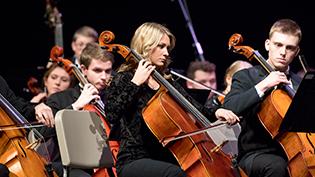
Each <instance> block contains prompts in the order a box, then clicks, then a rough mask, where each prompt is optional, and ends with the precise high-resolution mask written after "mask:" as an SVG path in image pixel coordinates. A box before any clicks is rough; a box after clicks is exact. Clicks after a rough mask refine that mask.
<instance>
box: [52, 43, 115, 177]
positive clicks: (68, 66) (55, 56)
mask: <svg viewBox="0 0 315 177" xmlns="http://www.w3.org/2000/svg"><path fill="white" fill-rule="evenodd" d="M62 55H63V48H62V47H60V46H54V47H53V48H52V49H51V52H50V59H51V60H52V61H54V62H60V63H62V64H63V67H64V69H65V70H66V71H67V72H68V73H69V74H72V73H73V74H74V75H75V76H76V78H77V79H78V80H79V82H80V84H81V85H82V86H84V85H85V84H87V83H89V82H88V81H87V79H86V78H85V76H84V75H83V73H82V72H81V70H80V69H79V68H78V67H77V66H76V65H74V64H73V63H72V62H71V61H70V60H68V59H64V58H62V57H61V56H62ZM102 105H103V104H102V103H100V102H99V101H93V102H92V103H91V104H88V105H85V106H84V107H83V110H87V111H92V112H96V113H97V114H98V116H99V117H100V119H101V120H102V122H103V125H104V127H105V131H106V135H107V137H108V135H109V134H110V130H111V124H110V123H109V122H108V120H107V118H106V114H105V112H104V108H103V106H102ZM108 143H109V147H110V149H111V152H112V157H113V160H114V163H115V162H116V161H117V154H118V151H119V143H118V141H111V140H109V142H108ZM114 166H115V165H114ZM100 176H103V177H113V176H117V174H116V169H115V168H114V167H113V168H101V169H95V172H94V174H93V177H100Z"/></svg>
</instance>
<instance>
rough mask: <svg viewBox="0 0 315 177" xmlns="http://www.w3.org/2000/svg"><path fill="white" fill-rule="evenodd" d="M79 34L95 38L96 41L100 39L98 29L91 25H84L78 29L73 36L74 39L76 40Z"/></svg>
mask: <svg viewBox="0 0 315 177" xmlns="http://www.w3.org/2000/svg"><path fill="white" fill-rule="evenodd" d="M78 36H85V37H90V38H93V39H94V41H95V42H96V41H97V40H98V33H97V31H96V30H95V29H94V28H92V27H90V26H82V27H80V28H79V29H77V30H76V31H75V33H74V35H73V37H72V41H76V40H77V38H78Z"/></svg>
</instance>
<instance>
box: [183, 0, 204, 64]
mask: <svg viewBox="0 0 315 177" xmlns="http://www.w3.org/2000/svg"><path fill="white" fill-rule="evenodd" d="M178 3H179V5H180V7H181V10H182V12H183V14H184V17H185V20H186V23H187V26H188V29H189V31H190V33H191V35H192V38H193V41H194V43H193V47H195V49H197V53H198V59H199V60H200V61H204V60H205V57H204V56H203V50H202V47H201V45H200V43H199V42H198V40H197V37H196V34H195V31H194V28H193V25H192V22H191V18H190V15H189V11H188V8H187V4H186V1H185V0H178Z"/></svg>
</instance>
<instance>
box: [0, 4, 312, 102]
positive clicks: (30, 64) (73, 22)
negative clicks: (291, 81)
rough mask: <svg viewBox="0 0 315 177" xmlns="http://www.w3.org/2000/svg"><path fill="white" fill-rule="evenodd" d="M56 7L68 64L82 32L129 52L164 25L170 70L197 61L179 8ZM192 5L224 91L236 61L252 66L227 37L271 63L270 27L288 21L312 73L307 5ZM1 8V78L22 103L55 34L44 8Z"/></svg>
mask: <svg viewBox="0 0 315 177" xmlns="http://www.w3.org/2000/svg"><path fill="white" fill-rule="evenodd" d="M309 2H310V1H309ZM54 4H55V5H56V6H57V7H58V9H59V11H60V12H61V13H62V15H63V17H62V21H63V37H64V38H63V40H64V48H65V58H70V57H71V56H72V51H71V48H70V43H71V38H72V35H73V33H74V31H75V30H76V29H77V28H79V27H80V26H82V25H89V26H92V27H93V28H95V29H96V30H97V31H98V32H99V33H101V32H102V31H104V30H110V31H112V32H114V33H115V36H116V39H115V43H119V44H124V45H127V46H129V42H130V40H131V37H132V35H133V33H134V31H135V29H136V28H137V27H138V26H139V25H141V24H142V23H143V22H147V21H154V22H158V23H162V24H165V25H166V26H167V27H168V28H169V29H170V30H171V31H172V32H173V33H174V35H175V36H176V38H177V42H176V47H175V50H174V51H173V53H172V57H173V63H172V64H171V67H172V68H175V69H180V70H186V68H187V66H188V64H189V62H190V61H193V60H195V59H196V58H197V56H198V55H196V50H195V48H194V47H193V46H192V44H193V40H192V35H191V33H190V31H189V29H188V28H187V23H186V21H185V18H184V16H183V11H182V10H181V8H180V5H179V3H178V0H173V1H171V0H146V1H145V0H133V1H131V0H129V1H127V0H125V1H122V0H120V1H119V0H115V1H106V0H102V1H101V0H89V1H83V0H81V1H77V0H59V1H54ZM187 5H188V9H189V13H190V16H191V20H192V24H193V27H194V30H195V34H196V37H197V39H198V41H199V42H200V44H201V46H202V49H203V51H204V57H205V59H206V60H209V61H211V62H213V63H215V64H216V65H217V77H218V87H219V89H222V87H223V86H222V83H223V76H224V71H225V69H226V68H227V67H228V66H229V65H230V64H231V63H232V62H233V61H235V60H237V59H243V60H247V59H246V58H245V57H244V56H242V55H239V54H235V53H232V52H231V51H229V50H228V46H227V43H228V40H229V38H230V36H231V35H232V34H233V33H240V34H242V36H243V37H244V42H243V44H244V45H248V46H250V47H252V48H254V49H256V50H258V51H259V52H260V53H261V54H262V55H263V56H265V57H266V53H265V50H264V41H265V39H266V38H267V37H268V32H269V29H270V27H271V25H272V24H273V22H275V21H276V20H278V19H280V18H291V19H293V20H295V21H297V22H298V23H299V25H300V26H301V28H302V32H303V38H302V42H301V45H300V46H301V54H303V55H304V56H305V58H306V60H307V62H308V64H309V65H310V66H311V67H314V66H315V61H314V53H313V50H314V49H313V48H312V47H313V43H314V42H313V41H314V40H315V35H314V32H315V30H314V24H312V23H313V22H314V13H315V12H314V11H315V10H314V8H312V6H311V5H309V4H307V1H306V0H305V2H304V0H302V1H301V0H300V1H271V0H265V1H215V2H214V1H207V0H187ZM1 6H2V11H1V16H2V20H1V21H2V24H1V29H2V31H3V33H2V34H3V36H2V45H1V46H2V47H1V53H2V56H1V58H2V59H1V62H2V64H1V75H2V76H4V78H5V79H6V80H7V81H8V83H9V85H10V86H11V87H12V89H13V90H14V91H15V92H16V93H17V94H19V95H22V96H23V94H24V93H23V88H26V83H27V80H28V78H29V77H30V76H35V77H39V76H40V74H41V73H42V72H41V71H40V70H38V67H40V66H46V63H47V61H48V58H49V53H50V49H51V48H52V47H53V46H54V33H53V29H51V28H49V26H48V25H47V24H46V23H45V22H46V21H47V20H46V19H45V18H44V14H45V11H46V1H45V0H27V1H9V2H6V3H4V4H2V5H1ZM5 63H7V64H5ZM301 68H302V67H301V65H300V63H299V62H298V59H297V60H295V61H294V62H293V64H292V67H291V69H292V70H294V71H298V70H300V69H301ZM39 79H41V78H40V77H39Z"/></svg>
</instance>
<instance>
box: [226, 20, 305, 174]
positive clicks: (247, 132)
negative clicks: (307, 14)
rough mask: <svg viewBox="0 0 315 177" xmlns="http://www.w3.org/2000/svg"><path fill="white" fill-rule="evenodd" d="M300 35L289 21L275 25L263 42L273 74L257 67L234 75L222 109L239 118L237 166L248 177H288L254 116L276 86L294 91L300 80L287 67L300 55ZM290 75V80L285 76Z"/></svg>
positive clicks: (276, 149) (277, 150)
mask: <svg viewBox="0 0 315 177" xmlns="http://www.w3.org/2000/svg"><path fill="white" fill-rule="evenodd" d="M301 37H302V32H301V29H300V27H299V25H298V24H297V23H296V22H295V21H293V20H291V19H280V20H278V21H276V22H275V23H274V24H273V25H272V27H271V29H270V31H269V38H268V39H266V40H265V49H266V50H267V52H268V59H267V63H268V64H269V65H270V66H271V67H272V68H273V69H274V70H275V71H273V72H271V73H270V74H267V72H266V71H265V70H264V69H263V67H261V66H260V65H256V66H254V67H252V68H248V69H244V70H241V71H239V72H236V73H235V74H234V76H233V80H232V86H231V91H230V92H229V93H228V94H227V96H226V97H225V99H224V105H223V106H224V107H225V108H227V109H230V110H232V111H233V112H235V113H236V114H237V115H239V116H242V117H243V118H242V119H241V122H240V125H241V129H242V130H241V133H240V135H239V139H238V150H239V153H238V162H239V165H240V167H241V168H242V169H243V170H245V172H246V173H247V175H248V176H250V177H257V176H260V177H263V176H268V177H285V176H288V171H287V168H286V167H287V164H286V163H287V159H286V156H285V154H284V152H283V150H282V148H281V147H280V144H279V143H278V142H277V141H276V140H274V139H272V138H271V136H270V135H269V134H268V132H267V131H266V129H265V128H264V127H263V126H262V124H261V122H260V121H259V118H258V116H257V113H258V112H259V110H260V107H259V106H260V104H261V103H262V102H263V100H264V99H265V98H266V96H268V95H269V94H270V91H271V90H272V89H273V88H274V87H276V86H278V85H279V84H288V85H289V86H291V87H293V88H294V89H297V87H298V85H299V82H300V78H299V77H298V76H297V75H295V74H294V73H292V71H290V67H289V64H290V63H291V62H292V61H293V59H294V58H295V57H296V56H297V54H298V53H299V50H300V48H299V43H300V41H301ZM287 74H290V78H288V77H287V76H286V75H287Z"/></svg>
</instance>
